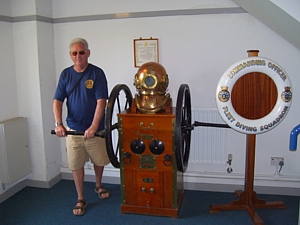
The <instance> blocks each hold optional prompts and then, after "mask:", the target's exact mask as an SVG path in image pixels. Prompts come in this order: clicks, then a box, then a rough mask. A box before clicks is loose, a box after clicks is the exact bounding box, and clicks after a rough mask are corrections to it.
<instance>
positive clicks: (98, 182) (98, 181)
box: [94, 165, 109, 198]
mask: <svg viewBox="0 0 300 225" xmlns="http://www.w3.org/2000/svg"><path fill="white" fill-rule="evenodd" d="M94 170H95V177H96V187H97V188H98V187H100V186H102V175H103V171H104V166H96V165H94ZM105 191H106V190H105V189H104V188H99V189H98V193H100V192H103V193H102V194H101V198H108V197H109V192H105Z"/></svg>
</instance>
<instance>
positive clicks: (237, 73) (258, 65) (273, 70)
mask: <svg viewBox="0 0 300 225" xmlns="http://www.w3.org/2000/svg"><path fill="white" fill-rule="evenodd" d="M252 72H261V73H264V74H266V75H267V76H269V77H270V78H271V79H272V80H273V81H274V83H275V85H276V87H277V92H278V95H277V101H276V104H275V106H274V108H273V110H272V111H271V112H270V113H269V114H268V115H266V116H265V117H263V118H260V119H256V120H250V119H246V118H244V117H242V116H240V115H239V114H238V113H237V112H236V111H235V109H234V107H233V106H232V102H231V92H232V88H233V86H234V84H235V83H236V81H237V80H238V79H239V78H241V77H242V76H244V75H246V74H248V73H252ZM216 102H217V107H218V111H219V114H220V115H221V117H222V119H223V120H224V121H225V122H226V123H227V124H228V125H229V126H230V127H231V128H233V129H234V130H236V131H238V132H241V133H244V134H260V133H264V132H267V131H270V130H272V129H273V128H275V127H276V126H277V125H278V124H279V123H280V122H281V121H282V120H283V119H284V118H285V116H286V115H287V113H288V111H289V109H290V107H291V102H292V86H291V82H290V79H289V77H288V75H287V73H286V72H285V71H284V70H283V69H282V68H281V67H280V66H279V65H278V64H277V63H275V62H273V61H271V60H270V59H267V58H262V57H249V58H246V59H243V60H240V61H238V62H236V63H234V64H233V65H232V66H230V67H229V68H228V69H227V70H226V71H225V72H224V73H223V75H222V77H221V79H220V80H219V83H218V86H217V90H216Z"/></svg>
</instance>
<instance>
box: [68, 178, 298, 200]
mask: <svg viewBox="0 0 300 225" xmlns="http://www.w3.org/2000/svg"><path fill="white" fill-rule="evenodd" d="M62 179H65V180H73V177H72V174H71V173H62ZM84 180H85V181H86V182H95V176H94V175H91V174H86V175H85V179H84ZM102 181H103V183H109V184H120V178H119V177H106V176H103V180H102ZM184 189H185V190H195V191H216V192H232V193H233V192H234V191H236V190H243V189H244V186H243V185H231V184H209V183H193V182H184ZM254 191H255V192H256V193H257V194H270V195H289V196H300V190H299V188H291V187H266V186H254Z"/></svg>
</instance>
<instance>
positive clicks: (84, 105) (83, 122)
mask: <svg viewBox="0 0 300 225" xmlns="http://www.w3.org/2000/svg"><path fill="white" fill-rule="evenodd" d="M81 75H82V73H78V72H76V71H75V70H74V68H73V66H70V67H68V68H66V69H64V70H63V71H62V73H61V75H60V78H59V81H58V85H57V88H56V92H55V94H54V99H56V100H58V101H61V102H64V100H65V98H67V102H66V105H67V125H68V127H70V128H71V129H73V130H76V131H81V132H84V131H85V130H87V129H88V128H89V127H90V126H91V124H92V121H93V118H94V113H95V110H96V106H97V100H98V99H108V88H107V80H106V76H105V73H104V71H103V70H102V69H101V68H99V67H97V66H94V65H92V64H89V66H88V67H87V69H86V71H85V72H84V75H83V77H82V79H81V81H80V82H79V84H78V85H77V87H76V88H75V89H74V90H73V92H72V93H71V94H70V95H69V96H68V94H69V93H70V91H71V90H72V89H73V87H74V86H75V85H76V83H77V81H78V80H79V79H80V77H81ZM104 120H105V119H104V118H103V119H102V120H101V123H100V125H99V128H98V131H101V130H103V129H104Z"/></svg>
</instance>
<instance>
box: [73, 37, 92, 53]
mask: <svg viewBox="0 0 300 225" xmlns="http://www.w3.org/2000/svg"><path fill="white" fill-rule="evenodd" d="M78 43H81V44H83V46H84V47H85V50H89V44H88V43H87V41H86V40H85V39H83V38H74V39H73V40H72V41H71V42H70V45H69V49H70V51H71V50H72V46H73V45H75V44H78Z"/></svg>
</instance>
